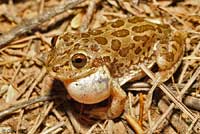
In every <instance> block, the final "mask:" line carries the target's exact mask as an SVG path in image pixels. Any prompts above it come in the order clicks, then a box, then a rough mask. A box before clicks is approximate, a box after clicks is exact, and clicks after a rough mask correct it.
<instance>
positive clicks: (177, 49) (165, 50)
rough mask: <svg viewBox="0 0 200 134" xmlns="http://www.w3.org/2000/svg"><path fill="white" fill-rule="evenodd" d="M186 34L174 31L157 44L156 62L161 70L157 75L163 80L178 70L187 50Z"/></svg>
mask: <svg viewBox="0 0 200 134" xmlns="http://www.w3.org/2000/svg"><path fill="white" fill-rule="evenodd" d="M185 38H186V34H185V33H182V32H174V33H172V35H171V36H170V37H169V39H168V40H164V41H163V40H160V42H159V43H158V44H157V46H156V51H155V52H156V63H157V65H158V67H159V71H158V72H157V73H156V77H157V78H159V79H160V80H161V81H162V82H164V81H166V80H168V79H169V78H170V77H171V76H172V75H173V73H174V72H175V71H176V70H177V68H178V66H179V65H180V63H181V59H182V57H183V54H184V50H185Z"/></svg>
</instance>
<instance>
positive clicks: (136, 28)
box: [132, 25, 156, 33]
mask: <svg viewBox="0 0 200 134" xmlns="http://www.w3.org/2000/svg"><path fill="white" fill-rule="evenodd" d="M149 30H150V31H155V30H156V29H155V27H154V26H152V25H141V26H134V27H132V31H133V32H136V33H143V32H145V31H149Z"/></svg>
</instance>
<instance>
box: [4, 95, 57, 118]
mask: <svg viewBox="0 0 200 134" xmlns="http://www.w3.org/2000/svg"><path fill="white" fill-rule="evenodd" d="M55 98H56V96H40V97H38V98H36V99H30V100H28V101H25V102H21V103H19V104H14V105H13V106H11V107H9V108H7V109H4V110H2V111H1V112H0V119H3V118H4V117H5V116H7V115H9V114H12V113H13V112H15V111H17V110H19V109H21V108H25V107H26V106H29V105H32V104H35V103H38V102H43V101H48V100H52V99H55Z"/></svg>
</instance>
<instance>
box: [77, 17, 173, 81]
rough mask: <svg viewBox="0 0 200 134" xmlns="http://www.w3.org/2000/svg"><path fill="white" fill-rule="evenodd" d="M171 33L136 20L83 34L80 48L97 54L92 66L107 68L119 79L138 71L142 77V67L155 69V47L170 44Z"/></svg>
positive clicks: (120, 21) (114, 23) (118, 21)
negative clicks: (162, 43) (141, 65)
mask: <svg viewBox="0 0 200 134" xmlns="http://www.w3.org/2000/svg"><path fill="white" fill-rule="evenodd" d="M170 32H171V30H170V29H169V27H168V26H167V25H158V24H154V23H151V22H148V21H145V20H144V19H143V18H140V17H132V18H128V19H119V20H117V21H115V22H112V23H108V24H107V25H105V26H103V27H101V28H97V29H95V30H90V31H89V32H87V33H83V34H82V39H81V40H80V44H81V46H82V47H85V48H87V49H89V50H90V51H93V52H94V53H95V54H94V55H95V56H93V57H94V59H93V65H92V66H99V65H100V64H106V65H107V66H108V68H109V70H110V72H111V75H112V77H114V78H115V77H122V76H124V75H128V74H130V72H131V73H134V71H135V74H138V71H141V70H140V69H139V66H138V64H139V63H144V64H146V65H147V66H152V65H153V64H154V63H155V55H154V51H153V49H154V46H155V44H156V43H157V42H158V41H159V40H160V39H162V41H164V40H166V41H167V40H168V39H167V38H168V37H169V34H170ZM85 41H88V42H85ZM79 49H80V48H79ZM138 79H139V78H138Z"/></svg>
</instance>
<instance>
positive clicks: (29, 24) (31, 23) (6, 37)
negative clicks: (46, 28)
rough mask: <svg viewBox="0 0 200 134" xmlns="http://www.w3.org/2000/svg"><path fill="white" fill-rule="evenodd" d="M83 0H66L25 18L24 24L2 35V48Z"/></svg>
mask: <svg viewBox="0 0 200 134" xmlns="http://www.w3.org/2000/svg"><path fill="white" fill-rule="evenodd" d="M83 1H84V0H70V1H68V2H67V0H66V2H65V3H63V4H61V5H59V6H56V7H53V8H50V9H49V10H46V11H44V13H43V14H41V15H39V16H38V17H36V18H33V19H29V20H25V21H24V22H23V23H22V24H20V25H18V26H17V27H15V28H14V29H12V30H11V31H9V32H7V33H5V34H3V35H2V36H0V48H2V47H4V46H5V45H6V43H9V42H10V41H11V40H13V39H14V38H16V37H17V36H19V35H22V34H24V33H26V32H27V31H30V30H32V29H34V28H36V27H37V26H38V25H40V24H42V23H43V22H45V21H47V20H49V19H50V18H52V17H54V16H56V15H58V14H60V13H63V12H65V11H66V10H68V9H70V8H73V7H75V6H77V5H78V4H79V3H81V2H83Z"/></svg>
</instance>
